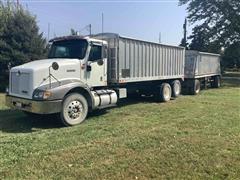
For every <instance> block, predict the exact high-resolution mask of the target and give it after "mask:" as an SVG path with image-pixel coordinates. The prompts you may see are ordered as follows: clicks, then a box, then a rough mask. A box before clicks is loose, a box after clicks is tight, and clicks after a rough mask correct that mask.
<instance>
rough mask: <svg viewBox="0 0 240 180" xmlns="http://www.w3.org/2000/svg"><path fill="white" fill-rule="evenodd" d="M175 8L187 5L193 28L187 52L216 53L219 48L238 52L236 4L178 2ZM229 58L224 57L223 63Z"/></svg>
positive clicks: (224, 0)
mask: <svg viewBox="0 0 240 180" xmlns="http://www.w3.org/2000/svg"><path fill="white" fill-rule="evenodd" d="M179 4H180V5H187V12H188V20H189V22H190V23H191V24H192V25H195V27H194V28H193V33H192V35H191V36H190V37H189V39H191V40H192V41H191V44H190V49H196V50H203V51H208V52H217V53H219V52H220V49H221V48H222V47H224V48H225V49H228V50H229V51H231V50H230V49H231V48H233V47H234V49H236V47H237V49H240V46H239V42H240V1H239V0H211V1H202V0H179ZM229 48H230V49H229ZM229 58H230V57H227V58H226V55H225V56H224V59H223V60H229ZM234 61H236V60H234ZM237 61H240V59H239V58H238V60H237ZM226 64H228V63H226ZM236 64H239V63H236Z"/></svg>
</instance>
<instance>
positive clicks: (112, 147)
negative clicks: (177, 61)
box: [0, 81, 240, 179]
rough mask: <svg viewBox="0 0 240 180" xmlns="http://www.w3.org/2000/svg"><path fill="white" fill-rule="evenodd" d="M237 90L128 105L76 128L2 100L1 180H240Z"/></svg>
mask: <svg viewBox="0 0 240 180" xmlns="http://www.w3.org/2000/svg"><path fill="white" fill-rule="evenodd" d="M233 83H234V84H233ZM236 83H239V82H236V81H228V82H226V83H225V86H223V87H222V88H220V89H209V90H206V91H202V92H201V94H200V95H198V96H181V97H179V98H178V99H177V100H174V101H170V102H169V103H155V102H154V101H152V100H151V99H141V100H137V101H136V100H135V101H133V100H128V101H126V102H122V103H121V105H120V107H118V108H114V109H110V110H107V111H99V112H95V113H94V114H92V115H90V117H89V118H88V120H87V121H85V122H84V123H83V124H81V125H79V126H75V127H70V128H62V127H61V124H60V123H59V122H58V120H56V119H53V118H52V119H51V118H48V119H47V118H43V119H29V118H27V117H26V116H25V115H24V114H23V113H21V112H19V111H11V110H9V109H8V108H7V107H5V106H4V102H3V101H4V100H3V98H4V95H3V94H2V95H0V109H1V110H0V146H1V148H0V157H1V158H0V179H5V178H6V179H14V178H15V179H39V178H40V179H48V178H52V179H62V178H66V179H84V178H90V179H149V178H155V179H172V178H174V179H238V178H239V177H240V88H239V84H237V85H236Z"/></svg>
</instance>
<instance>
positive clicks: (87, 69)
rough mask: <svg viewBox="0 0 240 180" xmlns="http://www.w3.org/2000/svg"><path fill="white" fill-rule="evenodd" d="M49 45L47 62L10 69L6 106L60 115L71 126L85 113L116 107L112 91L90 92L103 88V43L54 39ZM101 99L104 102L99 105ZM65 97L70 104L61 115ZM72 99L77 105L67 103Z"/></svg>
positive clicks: (105, 57)
mask: <svg viewBox="0 0 240 180" xmlns="http://www.w3.org/2000/svg"><path fill="white" fill-rule="evenodd" d="M51 43H52V45H51V49H50V52H49V57H48V59H43V60H38V61H32V62H29V63H26V64H23V65H20V66H16V67H14V68H12V69H11V71H10V79H9V82H10V84H9V92H8V95H7V96H6V99H7V101H6V102H7V104H8V106H10V107H12V108H15V109H20V110H23V111H26V112H31V113H38V114H51V113H58V112H62V113H61V117H62V120H63V122H64V123H65V124H66V125H75V124H78V123H80V122H81V121H83V120H84V119H85V117H86V115H87V112H88V111H89V109H94V108H97V107H99V106H107V105H113V104H116V102H117V95H116V92H115V91H113V90H102V91H101V92H98V91H97V92H98V93H97V92H96V91H93V89H98V88H100V89H102V88H104V87H106V86H107V46H108V45H107V42H106V41H102V40H98V39H93V38H89V37H81V36H67V37H60V38H55V39H53V40H51ZM104 89H105V88H104ZM76 92H81V94H77V93H76ZM68 94H69V96H68ZM72 95H73V96H72ZM95 96H96V97H95ZM101 96H102V97H104V98H105V99H102V102H100V101H101V99H100V97H101ZM66 97H69V99H70V100H68V104H65V105H64V106H65V107H64V109H65V111H63V110H62V107H63V99H64V98H66ZM72 97H75V99H80V100H79V101H80V102H79V101H78V100H71V99H72ZM81 112H84V113H82V114H81ZM80 115H81V116H80Z"/></svg>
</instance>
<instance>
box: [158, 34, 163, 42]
mask: <svg viewBox="0 0 240 180" xmlns="http://www.w3.org/2000/svg"><path fill="white" fill-rule="evenodd" d="M158 41H159V43H161V42H162V35H161V32H159V39H158Z"/></svg>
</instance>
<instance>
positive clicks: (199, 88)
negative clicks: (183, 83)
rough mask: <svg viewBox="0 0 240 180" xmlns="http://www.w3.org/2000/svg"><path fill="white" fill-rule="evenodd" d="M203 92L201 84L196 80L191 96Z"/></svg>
mask: <svg viewBox="0 0 240 180" xmlns="http://www.w3.org/2000/svg"><path fill="white" fill-rule="evenodd" d="M200 90H201V84H200V81H199V80H198V79H195V80H194V83H193V87H192V88H191V94H193V95H197V94H199V92H200Z"/></svg>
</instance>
